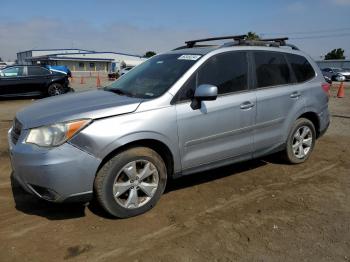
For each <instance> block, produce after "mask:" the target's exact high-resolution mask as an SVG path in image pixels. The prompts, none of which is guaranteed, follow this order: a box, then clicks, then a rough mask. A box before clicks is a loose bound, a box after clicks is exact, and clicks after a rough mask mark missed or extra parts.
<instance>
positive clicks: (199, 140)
mask: <svg viewBox="0 0 350 262" xmlns="http://www.w3.org/2000/svg"><path fill="white" fill-rule="evenodd" d="M248 68H249V67H248V59H247V53H246V52H237V51H236V52H226V53H221V54H217V55H215V56H213V57H211V58H209V59H208V60H207V61H206V62H205V63H204V64H203V65H202V66H201V67H199V69H198V70H197V72H195V73H194V74H193V75H192V76H191V77H190V78H189V80H188V81H187V83H186V84H185V85H184V86H183V87H182V89H181V90H180V91H179V93H178V94H177V98H178V99H177V104H176V112H177V125H178V136H179V147H180V153H181V161H182V167H183V172H184V173H186V172H191V170H193V168H196V167H197V168H198V167H200V166H203V167H205V166H206V165H208V164H214V163H219V164H220V162H221V163H222V161H227V162H230V161H232V159H234V158H237V157H242V158H245V159H246V158H250V157H251V154H252V149H253V125H254V119H255V110H256V107H255V103H256V97H255V92H254V90H250V89H249V85H248V83H249V77H248V75H249V73H248V71H249V70H248ZM201 84H212V85H215V86H217V87H218V97H217V99H216V100H215V101H202V104H201V108H200V109H197V110H194V109H192V108H191V106H190V104H191V98H192V97H193V94H194V90H195V88H196V87H197V86H199V85H201Z"/></svg>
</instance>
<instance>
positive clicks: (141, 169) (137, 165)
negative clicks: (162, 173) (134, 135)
mask: <svg viewBox="0 0 350 262" xmlns="http://www.w3.org/2000/svg"><path fill="white" fill-rule="evenodd" d="M158 185H159V174H158V170H157V168H156V167H155V166H154V165H153V164H152V163H151V162H150V161H148V160H135V161H132V162H130V163H128V164H126V165H125V166H124V167H123V168H122V169H121V170H120V171H119V172H118V174H117V176H116V178H115V180H114V183H113V195H114V199H115V201H116V202H117V203H118V204H119V205H120V206H122V207H124V208H127V209H134V208H139V207H141V206H143V205H145V204H146V203H148V202H149V201H150V200H151V199H152V197H153V195H154V194H155V192H156V191H157V188H158Z"/></svg>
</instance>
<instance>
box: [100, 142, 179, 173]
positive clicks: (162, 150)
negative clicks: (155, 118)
mask: <svg viewBox="0 0 350 262" xmlns="http://www.w3.org/2000/svg"><path fill="white" fill-rule="evenodd" d="M134 147H148V148H150V149H152V150H154V151H155V152H157V153H158V154H159V155H160V157H161V158H162V159H163V161H164V163H165V166H166V168H167V174H168V177H172V176H173V174H174V155H173V153H172V152H171V150H170V149H169V147H168V146H167V145H166V144H165V143H163V142H161V141H159V140H156V139H140V140H136V141H132V142H129V143H126V144H124V145H122V146H120V147H118V148H116V149H114V150H112V151H111V152H109V153H108V154H107V155H106V156H105V157H104V158H103V159H102V161H101V163H100V165H99V167H98V169H97V171H96V173H98V171H99V170H100V169H101V168H102V166H103V165H104V164H105V163H106V162H108V161H109V160H110V159H111V158H112V157H113V156H115V155H117V154H119V153H121V152H123V151H125V150H128V149H130V148H134Z"/></svg>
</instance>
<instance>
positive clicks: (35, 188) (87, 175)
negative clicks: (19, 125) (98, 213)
mask: <svg viewBox="0 0 350 262" xmlns="http://www.w3.org/2000/svg"><path fill="white" fill-rule="evenodd" d="M10 131H11V130H10ZM10 131H9V133H8V141H9V151H10V160H11V165H12V170H13V177H14V178H15V179H16V180H17V181H18V182H19V184H20V185H21V186H22V187H23V188H24V189H25V190H26V191H27V192H29V193H31V194H34V195H36V196H38V197H40V198H43V199H45V200H49V201H53V202H63V201H77V200H78V201H79V200H81V201H89V199H91V197H92V192H93V183H94V179H95V174H96V171H97V169H98V166H99V164H100V162H101V161H100V160H99V159H97V158H95V157H94V156H92V155H90V154H88V153H86V152H84V151H82V150H80V149H78V148H76V147H74V146H73V145H71V144H69V143H65V144H63V145H61V146H59V147H54V148H49V149H46V148H40V147H38V146H35V145H30V144H25V143H23V142H22V141H23V138H24V137H25V136H26V132H25V130H23V132H22V134H21V136H20V138H19V140H18V142H17V143H16V144H14V143H13V142H12V139H11V134H10Z"/></svg>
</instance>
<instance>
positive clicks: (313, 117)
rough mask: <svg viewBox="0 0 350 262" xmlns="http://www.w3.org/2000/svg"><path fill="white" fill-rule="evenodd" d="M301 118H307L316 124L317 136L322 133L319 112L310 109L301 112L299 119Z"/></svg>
mask: <svg viewBox="0 0 350 262" xmlns="http://www.w3.org/2000/svg"><path fill="white" fill-rule="evenodd" d="M299 118H306V119H308V120H310V121H311V122H312V124H313V125H314V127H315V130H316V138H318V137H319V135H320V119H319V117H318V115H317V113H315V112H312V111H308V112H305V113H303V114H301V115H300V116H299V117H298V118H297V119H299Z"/></svg>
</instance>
